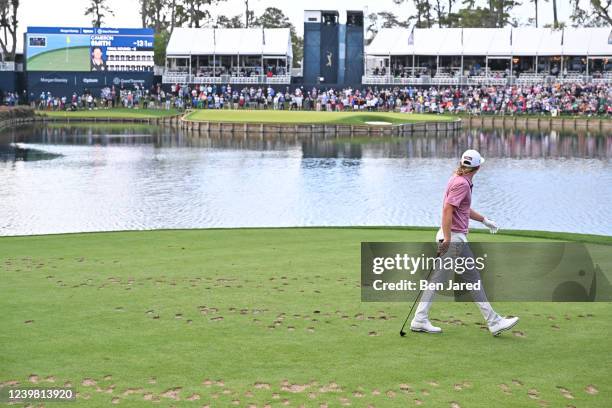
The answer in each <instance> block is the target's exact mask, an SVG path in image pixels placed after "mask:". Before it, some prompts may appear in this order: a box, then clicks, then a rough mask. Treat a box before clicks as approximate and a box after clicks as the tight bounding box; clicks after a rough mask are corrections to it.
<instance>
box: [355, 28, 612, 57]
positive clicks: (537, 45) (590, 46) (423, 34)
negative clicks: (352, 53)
mask: <svg viewBox="0 0 612 408" xmlns="http://www.w3.org/2000/svg"><path fill="white" fill-rule="evenodd" d="M411 35H412V37H413V41H412V42H410V41H409V38H410V37H411ZM609 40H610V41H611V42H612V35H611V30H610V28H609V27H607V28H606V27H604V28H566V29H563V30H553V29H550V28H531V27H519V28H423V29H419V28H414V29H407V28H386V29H381V30H380V31H379V33H378V34H377V35H376V37H375V38H374V40H373V41H372V43H371V44H370V46H369V47H367V48H366V54H368V55H380V56H384V55H411V54H416V55H461V54H463V55H490V56H510V55H523V56H529V55H548V56H552V55H587V54H588V55H602V56H603V55H606V56H612V45H611V44H609V43H608V41H609Z"/></svg>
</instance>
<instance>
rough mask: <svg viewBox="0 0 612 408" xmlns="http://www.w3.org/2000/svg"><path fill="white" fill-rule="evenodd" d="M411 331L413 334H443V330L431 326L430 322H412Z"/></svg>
mask: <svg viewBox="0 0 612 408" xmlns="http://www.w3.org/2000/svg"><path fill="white" fill-rule="evenodd" d="M410 330H412V331H413V332H424V333H442V329H441V328H439V327H436V326H434V325H433V324H431V322H430V321H429V320H425V321H424V322H417V321H416V320H412V321H411V322H410Z"/></svg>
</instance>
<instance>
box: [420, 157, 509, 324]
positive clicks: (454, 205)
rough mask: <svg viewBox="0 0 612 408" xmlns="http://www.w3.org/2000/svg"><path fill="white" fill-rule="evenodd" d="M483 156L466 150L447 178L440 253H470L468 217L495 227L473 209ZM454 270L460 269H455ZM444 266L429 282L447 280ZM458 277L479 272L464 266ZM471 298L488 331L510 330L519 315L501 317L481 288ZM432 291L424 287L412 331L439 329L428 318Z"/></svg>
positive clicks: (475, 278)
mask: <svg viewBox="0 0 612 408" xmlns="http://www.w3.org/2000/svg"><path fill="white" fill-rule="evenodd" d="M482 163H484V159H483V158H482V157H481V156H480V153H478V152H477V151H476V150H466V151H465V153H463V155H462V156H461V161H460V163H459V167H458V168H457V170H455V173H454V174H453V176H452V177H451V178H450V180H449V181H448V185H447V186H446V191H445V192H444V203H443V207H442V228H440V230H439V231H438V233H437V234H436V241H437V242H438V243H439V251H440V254H441V255H440V256H441V257H442V258H443V259H445V258H448V257H454V258H456V257H473V255H472V253H471V251H470V248H469V246H468V244H467V242H468V241H467V233H468V226H469V222H470V219H472V220H475V221H479V222H482V223H483V224H484V225H486V226H487V227H488V228H489V230H490V232H491V233H492V234H495V233H496V232H497V230H498V227H497V224H495V222H494V221H491V220H489V219H488V218H487V217H484V216H482V215H481V214H479V213H478V212H477V211H475V210H474V209H472V207H471V204H472V185H473V184H472V179H473V178H474V176H475V175H476V173H477V172H478V170H479V169H480V165H481V164H482ZM456 273H457V274H459V272H457V271H456ZM447 275H448V274H447V270H444V269H439V270H435V271H434V273H433V275H432V278H431V280H430V283H432V282H436V283H441V282H445V281H448V279H449V277H448V276H447ZM461 278H462V280H463V281H464V282H467V283H476V282H479V281H480V273H479V272H478V270H476V269H475V268H472V269H466V270H465V271H464V272H463V273H462V274H461ZM470 292H471V295H472V298H473V299H474V302H475V303H476V305H477V306H478V308H479V309H480V312H481V313H482V316H483V317H484V319H485V320H486V322H487V325H488V326H489V330H490V332H491V333H492V334H493V335H494V336H497V335H499V334H500V333H502V332H503V331H505V330H509V329H511V328H512V327H514V326H515V325H516V324H517V323H518V320H519V319H518V317H511V318H504V317H501V316H500V315H498V314H497V313H496V312H495V311H494V310H493V307H492V306H491V304H490V303H489V301H488V300H487V295H486V294H485V292H484V289H483V288H482V287H480V289H478V290H471V291H470ZM434 295H435V291H434V290H424V291H423V295H422V298H421V301H420V303H419V306H418V307H417V310H416V313H415V315H414V319H412V322H411V323H410V329H411V330H412V331H418V332H426V333H441V332H442V329H441V328H439V327H436V326H434V325H433V324H431V322H430V321H429V308H430V307H431V303H432V301H433V298H434Z"/></svg>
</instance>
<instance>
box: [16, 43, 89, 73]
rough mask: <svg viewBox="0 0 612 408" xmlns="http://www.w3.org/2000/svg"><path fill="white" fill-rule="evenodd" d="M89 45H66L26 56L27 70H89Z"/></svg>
mask: <svg viewBox="0 0 612 408" xmlns="http://www.w3.org/2000/svg"><path fill="white" fill-rule="evenodd" d="M89 59H90V57H89V47H68V48H60V49H56V50H51V51H46V52H43V53H40V54H37V55H35V56H33V57H30V58H28V62H27V65H28V70H29V71H90V70H91V65H90V61H89Z"/></svg>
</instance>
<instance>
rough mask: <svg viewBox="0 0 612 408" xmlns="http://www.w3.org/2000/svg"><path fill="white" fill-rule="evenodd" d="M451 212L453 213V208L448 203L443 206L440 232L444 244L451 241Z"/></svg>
mask: <svg viewBox="0 0 612 408" xmlns="http://www.w3.org/2000/svg"><path fill="white" fill-rule="evenodd" d="M453 211H455V207H453V206H452V205H450V204H449V203H446V204H444V207H443V208H442V232H443V233H444V241H446V242H450V239H451V225H452V223H453Z"/></svg>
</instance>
